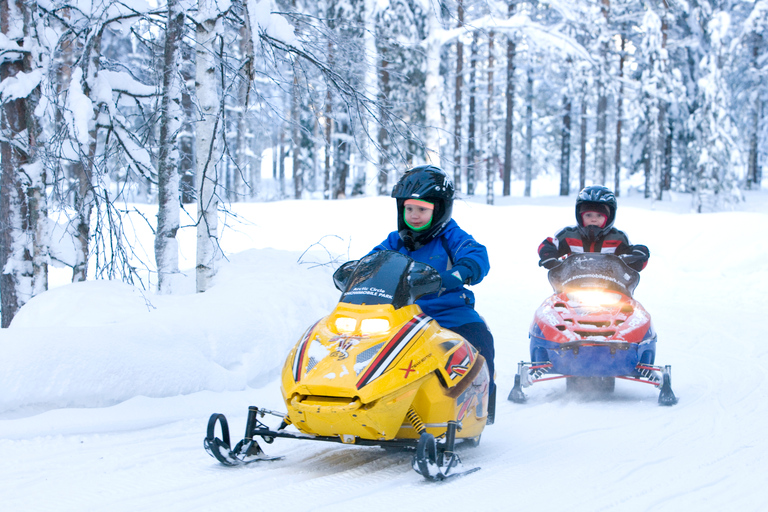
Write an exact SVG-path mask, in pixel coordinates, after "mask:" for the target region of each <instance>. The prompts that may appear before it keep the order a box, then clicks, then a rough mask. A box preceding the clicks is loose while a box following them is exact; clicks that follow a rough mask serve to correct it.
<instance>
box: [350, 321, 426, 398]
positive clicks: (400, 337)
mask: <svg viewBox="0 0 768 512" xmlns="http://www.w3.org/2000/svg"><path fill="white" fill-rule="evenodd" d="M431 321H432V317H429V316H427V315H424V314H422V315H416V316H414V317H413V318H411V319H410V320H409V321H408V323H406V324H405V325H404V326H403V328H402V329H400V330H399V331H398V333H397V334H395V335H394V336H393V337H392V339H391V340H389V343H387V345H386V346H385V347H384V348H383V349H382V350H381V352H379V355H377V356H376V359H374V360H373V362H372V363H371V364H370V365H369V366H368V369H367V370H366V371H365V373H364V374H363V376H362V377H361V378H360V380H359V381H357V389H360V388H362V387H363V386H365V385H366V384H368V383H369V382H371V381H372V380H374V379H376V378H378V377H379V376H381V374H383V373H384V371H385V370H386V369H387V368H388V367H389V365H390V364H391V363H392V361H394V360H395V358H397V356H398V355H400V353H402V352H403V350H404V349H405V347H407V346H408V344H409V343H410V341H411V340H413V339H414V338H415V337H416V335H417V334H419V332H421V331H422V330H423V329H425V328H426V327H427V326H428V325H429V322H431Z"/></svg>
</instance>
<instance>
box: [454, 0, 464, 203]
mask: <svg viewBox="0 0 768 512" xmlns="http://www.w3.org/2000/svg"><path fill="white" fill-rule="evenodd" d="M456 8H457V10H458V14H457V16H458V24H457V28H458V29H461V28H462V27H463V26H464V2H463V0H458V6H457V7H456ZM459 32H460V30H459ZM463 73H464V44H463V43H462V42H461V35H459V36H458V37H457V38H456V84H455V90H454V100H453V185H454V187H455V189H456V191H457V192H458V191H460V190H461V111H462V101H461V92H462V89H463V88H464V75H463Z"/></svg>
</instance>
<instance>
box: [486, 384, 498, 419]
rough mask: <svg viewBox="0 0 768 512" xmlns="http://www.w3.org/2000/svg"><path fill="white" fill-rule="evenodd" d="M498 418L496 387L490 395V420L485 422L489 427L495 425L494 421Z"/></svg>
mask: <svg viewBox="0 0 768 512" xmlns="http://www.w3.org/2000/svg"><path fill="white" fill-rule="evenodd" d="M495 416H496V386H495V385H494V386H493V387H492V388H491V392H490V393H489V394H488V419H487V420H486V421H485V424H486V426H487V425H493V419H494V417H495Z"/></svg>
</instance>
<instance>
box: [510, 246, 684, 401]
mask: <svg viewBox="0 0 768 512" xmlns="http://www.w3.org/2000/svg"><path fill="white" fill-rule="evenodd" d="M548 277H549V282H550V284H551V285H552V288H553V289H554V291H555V293H554V294H553V295H552V296H551V297H549V298H548V299H547V300H545V301H544V303H543V304H542V305H541V306H540V307H539V309H538V310H536V314H535V315H534V318H533V322H532V324H531V328H530V333H529V337H530V339H531V345H530V351H531V361H530V362H526V361H521V362H520V363H519V364H518V370H517V375H515V383H514V386H513V388H512V391H511V392H510V394H509V397H508V399H509V400H511V401H512V402H516V403H522V402H525V401H526V396H525V394H524V393H523V389H522V388H524V387H528V386H531V385H532V384H535V383H537V382H542V381H546V380H553V379H565V380H566V386H567V389H568V390H569V391H598V392H604V393H605V392H608V393H610V392H613V390H614V387H615V384H616V379H624V380H629V381H633V382H639V383H644V384H650V385H653V386H655V387H656V388H659V389H660V393H659V404H660V405H674V404H676V403H677V398H676V397H675V394H674V393H673V392H672V386H671V367H670V366H668V365H667V366H663V367H662V366H656V365H655V364H654V362H655V359H656V332H655V331H654V329H653V325H652V324H651V316H650V315H649V314H648V312H647V311H646V310H645V309H644V308H643V306H642V305H641V304H640V303H639V302H637V301H636V300H634V299H633V298H632V293H633V291H634V290H635V287H636V286H637V284H638V282H639V281H640V275H639V274H638V272H637V271H635V270H633V269H632V268H630V267H629V266H627V265H626V264H625V263H624V261H623V260H622V259H621V258H620V257H618V256H615V255H613V254H601V253H579V254H572V255H571V256H569V257H568V258H566V259H565V260H564V261H563V262H562V263H561V264H560V265H558V266H556V267H554V268H553V269H551V270H550V271H549V275H548Z"/></svg>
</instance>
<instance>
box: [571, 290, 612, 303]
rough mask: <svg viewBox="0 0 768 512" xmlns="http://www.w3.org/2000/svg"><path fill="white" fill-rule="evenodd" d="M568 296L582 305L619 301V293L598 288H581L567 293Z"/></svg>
mask: <svg viewBox="0 0 768 512" xmlns="http://www.w3.org/2000/svg"><path fill="white" fill-rule="evenodd" d="M568 298H569V299H570V300H572V301H574V302H578V303H579V304H581V305H584V306H608V305H610V304H616V303H617V302H619V301H620V300H621V295H619V294H618V293H611V292H604V291H600V290H582V291H578V292H570V293H568Z"/></svg>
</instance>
